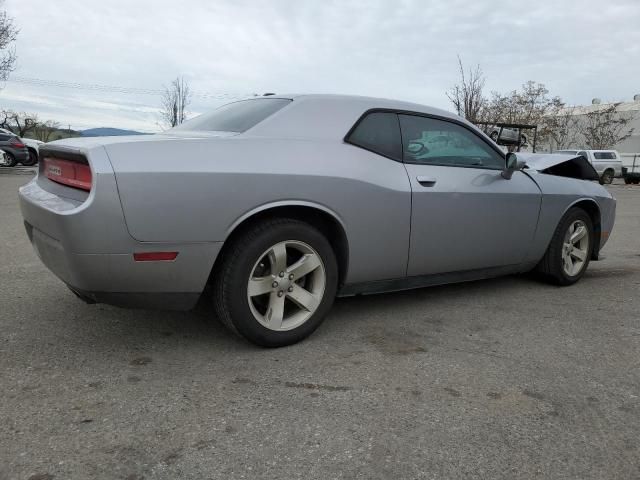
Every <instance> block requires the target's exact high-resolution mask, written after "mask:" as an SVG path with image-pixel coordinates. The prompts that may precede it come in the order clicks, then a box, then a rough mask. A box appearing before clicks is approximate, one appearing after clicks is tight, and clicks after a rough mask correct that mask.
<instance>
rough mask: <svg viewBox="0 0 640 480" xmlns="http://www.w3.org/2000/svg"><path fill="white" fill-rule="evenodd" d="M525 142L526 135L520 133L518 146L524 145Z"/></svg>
mask: <svg viewBox="0 0 640 480" xmlns="http://www.w3.org/2000/svg"><path fill="white" fill-rule="evenodd" d="M526 144H527V136H526V135H520V146H522V145H526Z"/></svg>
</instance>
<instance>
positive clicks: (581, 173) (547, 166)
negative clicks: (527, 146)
mask: <svg viewBox="0 0 640 480" xmlns="http://www.w3.org/2000/svg"><path fill="white" fill-rule="evenodd" d="M517 155H518V159H520V160H524V161H525V162H526V164H527V167H526V168H529V169H531V170H536V171H538V172H541V173H548V174H550V175H557V176H561V177H569V178H579V179H582V180H600V176H599V175H598V172H596V170H595V169H594V168H593V165H591V164H590V163H589V161H588V160H587V159H586V158H584V157H583V156H580V155H575V154H569V153H518V154H517Z"/></svg>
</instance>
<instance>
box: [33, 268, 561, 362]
mask: <svg viewBox="0 0 640 480" xmlns="http://www.w3.org/2000/svg"><path fill="white" fill-rule="evenodd" d="M540 288H546V289H552V288H556V287H552V286H549V285H544V284H541V283H540V282H539V281H537V280H535V279H533V278H531V277H529V276H509V277H502V278H496V279H489V280H482V281H476V282H467V283H463V284H454V285H443V286H435V287H428V288H422V289H414V290H406V291H400V292H392V293H386V294H376V295H361V296H355V297H345V298H338V299H336V302H335V304H334V306H333V308H332V310H331V311H330V313H329V315H328V317H327V319H326V320H325V322H324V323H323V324H322V325H321V326H320V328H319V329H318V330H317V331H316V332H315V333H314V334H313V335H312V336H311V337H310V338H309V339H307V340H306V341H303V342H301V343H300V344H298V345H297V346H293V347H288V348H305V345H310V344H318V343H328V344H331V345H334V346H336V347H339V346H340V344H342V343H344V342H348V341H350V340H349V339H353V338H359V337H361V336H362V335H363V334H366V333H367V332H370V331H371V329H372V328H373V327H374V326H380V325H385V324H386V325H389V324H392V325H393V327H394V328H395V329H398V330H402V329H403V328H404V327H407V326H408V325H409V324H411V325H412V328H414V329H415V328H416V325H418V327H419V328H421V329H422V327H420V325H423V327H424V330H425V332H424V333H429V329H430V328H432V327H433V325H432V324H430V321H429V318H428V316H429V311H430V310H432V309H434V308H437V309H440V311H443V310H446V309H449V308H450V307H451V306H456V305H460V304H463V305H466V307H467V308H466V309H465V310H464V312H463V314H462V317H463V318H462V320H464V317H465V316H467V313H468V315H472V310H473V305H474V302H482V303H485V304H486V303H487V301H489V302H499V301H500V298H501V297H504V298H509V297H510V296H516V295H523V294H524V293H523V292H526V291H527V290H529V289H532V290H539V289H540ZM496 292H499V294H498V295H497V296H496ZM63 296H64V300H63V311H64V312H66V314H64V315H61V314H60V313H61V312H60V313H57V311H48V313H47V314H46V317H47V322H46V324H47V327H48V328H52V329H54V326H55V325H56V324H57V327H59V328H60V329H61V330H63V331H64V332H65V333H64V334H61V335H59V337H60V340H61V341H62V342H63V343H64V345H65V348H66V349H71V350H76V353H79V352H81V351H82V350H86V351H87V354H90V353H91V352H93V353H95V351H96V348H98V349H99V350H105V351H109V352H112V353H113V352H114V350H122V351H128V352H135V351H148V350H155V351H156V352H157V353H158V354H161V351H162V350H163V349H167V350H173V349H176V348H180V349H185V348H194V349H200V348H202V349H207V350H210V351H211V352H215V353H212V354H213V355H227V354H229V353H230V352H235V353H246V352H255V351H260V350H268V349H263V348H260V347H256V346H253V345H251V344H250V343H248V342H247V341H245V340H244V339H242V338H240V337H238V336H237V335H235V334H233V333H231V332H230V331H228V330H227V329H226V328H225V327H224V326H223V325H222V324H221V323H220V322H219V321H218V320H217V319H216V318H215V314H214V311H213V307H212V305H211V302H210V300H209V298H208V295H207V294H206V293H205V294H204V295H203V298H202V299H201V300H200V302H199V303H198V305H197V306H196V307H195V308H194V309H193V310H192V311H189V312H171V311H155V310H135V309H122V308H118V307H112V306H108V305H100V304H97V305H86V304H83V303H81V302H80V301H79V300H78V299H77V298H75V297H74V296H73V295H72V294H71V293H70V292H68V293H67V292H65V294H64V295H63ZM53 298H57V300H58V301H59V295H57V294H56V293H55V292H53V293H52V300H51V301H52V302H53ZM487 299H490V300H487ZM46 303H47V302H46V300H44V299H43V307H44V309H45V310H48V309H47V307H46ZM415 311H421V312H425V315H426V318H425V317H420V319H416V318H414V314H413V313H412V312H415ZM69 312H73V314H70V313H69ZM456 318H457V320H456ZM421 319H424V320H425V321H424V323H423V324H422V323H420V320H421ZM450 321H451V322H455V321H460V316H458V317H455V318H454V317H451V319H450ZM416 322H418V323H416ZM61 324H62V325H61ZM69 332H71V333H69ZM34 341H35V339H34ZM98 345H99V346H98ZM284 350H287V349H286V348H285V349H283V351H284ZM272 351H273V350H272Z"/></svg>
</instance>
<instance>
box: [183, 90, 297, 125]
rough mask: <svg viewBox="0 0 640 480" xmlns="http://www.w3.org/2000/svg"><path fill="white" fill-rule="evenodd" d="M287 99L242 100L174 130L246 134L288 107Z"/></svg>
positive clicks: (188, 121) (187, 122) (189, 121)
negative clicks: (245, 132)
mask: <svg viewBox="0 0 640 480" xmlns="http://www.w3.org/2000/svg"><path fill="white" fill-rule="evenodd" d="M289 102H291V100H289V99H286V98H260V99H253V100H242V101H240V102H234V103H229V104H227V105H223V106H221V107H219V108H217V109H216V110H214V111H213V112H211V113H205V114H203V115H200V116H198V117H196V118H194V119H192V120H187V121H186V122H184V123H183V124H181V125H178V126H177V127H175V128H173V129H172V130H186V131H192V132H194V131H195V132H202V131H204V132H239V133H240V132H244V131H246V130H249V129H250V128H251V127H253V126H255V125H257V124H258V123H260V122H261V121H263V120H264V119H265V118H267V117H268V116H270V115H273V114H274V113H275V112H277V111H278V110H280V109H281V108H283V107H284V106H286V105H288V104H289Z"/></svg>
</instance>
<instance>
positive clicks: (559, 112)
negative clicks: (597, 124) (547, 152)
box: [538, 99, 579, 151]
mask: <svg viewBox="0 0 640 480" xmlns="http://www.w3.org/2000/svg"><path fill="white" fill-rule="evenodd" d="M578 122H579V120H578V115H577V111H576V109H575V108H574V107H567V106H566V105H565V104H564V103H563V102H562V101H561V100H560V99H554V101H553V103H552V105H551V106H550V108H549V109H548V111H547V113H546V114H545V116H544V117H543V118H542V121H541V125H540V128H539V130H538V135H539V136H540V138H541V139H542V140H543V141H544V142H545V143H547V144H548V145H549V148H550V149H551V151H553V150H563V149H566V148H570V147H573V146H575V145H576V144H577V143H578V140H579V129H578Z"/></svg>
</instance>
